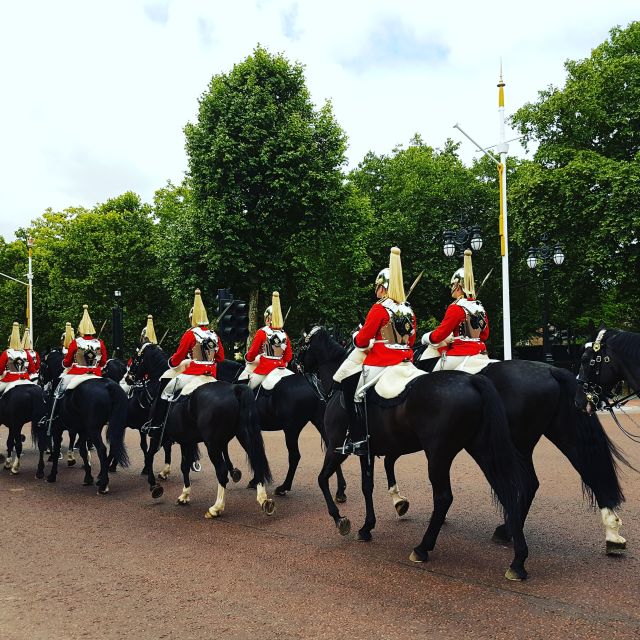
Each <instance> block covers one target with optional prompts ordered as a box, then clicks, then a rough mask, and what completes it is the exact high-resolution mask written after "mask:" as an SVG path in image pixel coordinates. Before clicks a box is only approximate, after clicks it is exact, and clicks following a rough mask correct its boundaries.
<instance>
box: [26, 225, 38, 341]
mask: <svg viewBox="0 0 640 640" xmlns="http://www.w3.org/2000/svg"><path fill="white" fill-rule="evenodd" d="M34 244H35V241H34V239H33V238H32V237H28V238H27V247H29V271H28V273H27V282H28V283H29V284H28V285H27V326H28V327H29V335H30V336H31V344H32V345H34V347H35V344H36V338H35V336H34V334H33V268H32V267H33V261H32V253H33V245H34Z"/></svg>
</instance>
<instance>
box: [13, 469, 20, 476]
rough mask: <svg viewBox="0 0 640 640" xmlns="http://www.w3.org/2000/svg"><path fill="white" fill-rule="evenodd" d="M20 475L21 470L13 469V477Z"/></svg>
mask: <svg viewBox="0 0 640 640" xmlns="http://www.w3.org/2000/svg"><path fill="white" fill-rule="evenodd" d="M19 473H20V470H19V469H14V468H11V475H12V476H17V475H18V474H19Z"/></svg>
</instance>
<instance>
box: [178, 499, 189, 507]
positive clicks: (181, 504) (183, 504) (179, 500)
mask: <svg viewBox="0 0 640 640" xmlns="http://www.w3.org/2000/svg"><path fill="white" fill-rule="evenodd" d="M176 504H179V505H180V506H181V507H188V506H189V504H190V503H189V500H183V499H182V498H178V500H177V501H176Z"/></svg>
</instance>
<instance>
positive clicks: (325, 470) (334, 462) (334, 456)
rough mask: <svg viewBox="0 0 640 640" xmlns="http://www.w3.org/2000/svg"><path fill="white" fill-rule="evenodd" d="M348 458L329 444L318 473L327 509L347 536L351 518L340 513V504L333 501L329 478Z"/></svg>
mask: <svg viewBox="0 0 640 640" xmlns="http://www.w3.org/2000/svg"><path fill="white" fill-rule="evenodd" d="M346 459H347V456H345V455H342V454H339V453H336V452H335V451H333V448H332V447H331V446H330V445H327V448H326V450H325V454H324V464H323V465H322V469H321V470H320V474H319V475H318V485H319V486H320V490H321V491H322V495H323V496H324V500H325V502H326V503H327V510H328V511H329V515H330V516H331V517H332V518H333V521H334V522H335V523H336V527H337V528H338V531H339V532H340V535H343V536H346V535H347V534H348V533H349V532H350V531H351V521H350V520H349V518H346V517H344V516H341V515H340V511H339V509H338V506H337V505H336V503H335V502H334V501H333V496H332V495H331V489H330V488H329V478H330V477H331V476H332V475H333V474H334V473H336V471H337V470H338V469H339V468H340V465H341V464H342V463H343V462H344V461H345V460H346Z"/></svg>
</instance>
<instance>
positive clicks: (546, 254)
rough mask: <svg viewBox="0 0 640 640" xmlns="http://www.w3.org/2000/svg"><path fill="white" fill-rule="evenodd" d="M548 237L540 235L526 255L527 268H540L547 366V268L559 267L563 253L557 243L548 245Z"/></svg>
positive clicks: (548, 358)
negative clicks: (542, 286) (535, 244)
mask: <svg viewBox="0 0 640 640" xmlns="http://www.w3.org/2000/svg"><path fill="white" fill-rule="evenodd" d="M548 240H549V237H548V236H547V234H546V233H544V234H542V236H541V238H540V244H539V245H538V246H537V247H531V248H530V249H529V254H528V255H527V266H528V267H529V268H530V269H535V268H536V266H537V265H538V264H540V267H541V268H542V280H543V283H544V289H543V297H544V300H543V312H542V351H543V352H544V360H545V362H548V363H549V364H553V353H552V351H551V344H550V342H549V267H550V266H551V262H552V261H553V263H554V264H555V265H556V266H558V267H559V266H560V265H561V264H562V263H563V262H564V253H563V252H562V247H561V246H560V244H559V243H556V244H555V245H554V246H551V245H548V244H547V241H548Z"/></svg>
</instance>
